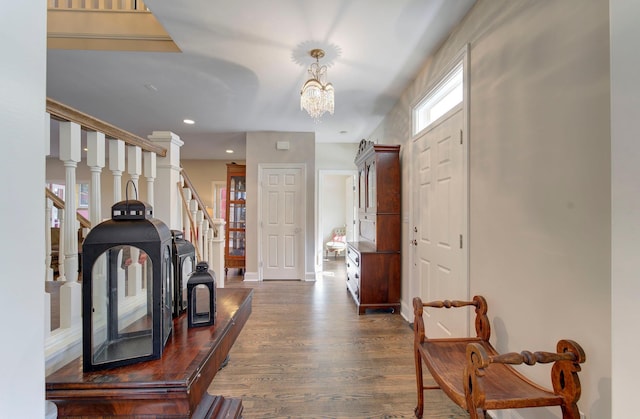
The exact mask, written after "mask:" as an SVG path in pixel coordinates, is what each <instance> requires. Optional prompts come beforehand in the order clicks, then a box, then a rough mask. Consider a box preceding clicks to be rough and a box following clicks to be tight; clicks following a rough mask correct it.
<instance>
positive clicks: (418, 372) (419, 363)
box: [413, 348, 424, 419]
mask: <svg viewBox="0 0 640 419" xmlns="http://www.w3.org/2000/svg"><path fill="white" fill-rule="evenodd" d="M413 352H414V355H415V358H416V384H417V386H418V405H417V406H416V408H415V410H414V413H415V415H416V418H418V419H422V414H423V413H424V385H423V383H422V358H421V357H420V352H419V351H418V349H416V348H414V351H413Z"/></svg>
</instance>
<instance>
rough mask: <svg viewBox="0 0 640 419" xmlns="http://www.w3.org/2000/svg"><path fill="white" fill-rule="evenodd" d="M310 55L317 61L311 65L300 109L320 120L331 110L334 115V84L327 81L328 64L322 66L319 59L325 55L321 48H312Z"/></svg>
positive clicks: (301, 93)
mask: <svg viewBox="0 0 640 419" xmlns="http://www.w3.org/2000/svg"><path fill="white" fill-rule="evenodd" d="M309 55H311V56H312V57H313V58H315V59H316V62H315V63H313V64H311V66H310V67H309V70H308V72H309V77H310V78H309V80H307V81H306V82H305V84H304V85H303V86H302V90H301V91H300V109H304V110H306V111H307V113H308V114H309V115H310V116H311V117H312V118H313V119H314V120H315V121H316V122H318V121H319V119H320V117H321V116H322V114H324V113H325V112H329V113H330V114H331V115H333V86H332V85H331V83H327V66H325V65H323V66H320V63H319V59H320V58H322V57H324V51H323V50H321V49H312V50H311V51H309Z"/></svg>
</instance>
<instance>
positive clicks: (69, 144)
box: [60, 122, 82, 328]
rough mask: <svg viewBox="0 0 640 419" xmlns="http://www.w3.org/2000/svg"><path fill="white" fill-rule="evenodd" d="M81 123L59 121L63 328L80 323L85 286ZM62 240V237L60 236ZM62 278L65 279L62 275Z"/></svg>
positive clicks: (61, 321) (61, 314)
mask: <svg viewBox="0 0 640 419" xmlns="http://www.w3.org/2000/svg"><path fill="white" fill-rule="evenodd" d="M80 159H81V156H80V125H78V124H76V123H75V122H60V160H62V161H63V162H64V168H65V197H64V199H65V211H64V256H65V260H64V272H65V278H64V280H66V283H65V284H64V285H63V286H62V287H60V327H62V328H68V327H71V326H73V325H76V324H80V319H81V312H82V310H81V308H82V300H81V298H82V286H81V285H80V284H79V283H78V223H77V221H76V212H77V210H78V205H77V202H76V167H77V166H78V162H79V161H80ZM61 241H62V239H61ZM61 279H62V278H61Z"/></svg>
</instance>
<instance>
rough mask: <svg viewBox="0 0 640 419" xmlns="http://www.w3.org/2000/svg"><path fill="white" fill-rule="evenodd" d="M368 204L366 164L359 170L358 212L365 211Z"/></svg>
mask: <svg viewBox="0 0 640 419" xmlns="http://www.w3.org/2000/svg"><path fill="white" fill-rule="evenodd" d="M366 206H367V173H366V170H365V166H362V167H361V168H360V169H359V170H358V212H364V211H365V208H366Z"/></svg>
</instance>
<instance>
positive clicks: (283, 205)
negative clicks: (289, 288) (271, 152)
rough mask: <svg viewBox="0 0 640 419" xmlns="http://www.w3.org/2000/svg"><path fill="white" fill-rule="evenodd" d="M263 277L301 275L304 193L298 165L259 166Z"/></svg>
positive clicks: (286, 277)
mask: <svg viewBox="0 0 640 419" xmlns="http://www.w3.org/2000/svg"><path fill="white" fill-rule="evenodd" d="M262 179H263V181H262V185H261V188H262V191H261V197H262V200H263V202H262V214H261V215H262V216H261V218H262V220H263V221H262V241H261V243H262V246H261V250H262V253H261V254H262V278H263V279H265V280H268V279H300V280H301V279H303V277H304V259H303V258H304V229H303V227H304V197H303V190H304V188H303V181H304V179H303V176H302V169H300V168H265V169H262Z"/></svg>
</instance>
